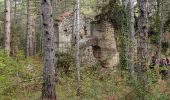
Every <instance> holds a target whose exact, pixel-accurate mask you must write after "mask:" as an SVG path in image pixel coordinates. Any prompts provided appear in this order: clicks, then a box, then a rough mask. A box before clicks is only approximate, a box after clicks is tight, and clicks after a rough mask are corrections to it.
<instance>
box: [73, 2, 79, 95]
mask: <svg viewBox="0 0 170 100" xmlns="http://www.w3.org/2000/svg"><path fill="white" fill-rule="evenodd" d="M74 2H75V4H74V22H73V24H74V27H73V34H74V33H77V35H76V68H77V96H80V50H79V49H80V48H79V39H80V35H79V33H80V5H79V4H80V1H79V0H75V1H74Z"/></svg>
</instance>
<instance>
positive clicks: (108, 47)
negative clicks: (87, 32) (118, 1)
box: [92, 21, 119, 69]
mask: <svg viewBox="0 0 170 100" xmlns="http://www.w3.org/2000/svg"><path fill="white" fill-rule="evenodd" d="M93 24H95V25H92V26H93V27H92V28H93V29H92V30H93V37H94V38H95V39H96V45H94V46H93V55H94V57H95V58H97V59H98V61H99V62H100V63H101V66H102V67H104V68H109V69H112V68H113V67H114V66H117V65H118V63H119V53H118V51H117V48H116V41H115V36H114V29H113V28H112V25H111V24H110V23H109V22H107V21H100V22H94V23H93Z"/></svg>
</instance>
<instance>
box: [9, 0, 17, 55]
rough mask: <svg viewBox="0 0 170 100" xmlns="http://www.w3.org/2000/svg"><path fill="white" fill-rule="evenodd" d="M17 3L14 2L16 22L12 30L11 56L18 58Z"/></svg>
mask: <svg viewBox="0 0 170 100" xmlns="http://www.w3.org/2000/svg"><path fill="white" fill-rule="evenodd" d="M16 2H17V1H16V0H14V21H13V27H12V30H11V55H12V56H16V53H17V51H18V37H17V36H18V34H17V3H16Z"/></svg>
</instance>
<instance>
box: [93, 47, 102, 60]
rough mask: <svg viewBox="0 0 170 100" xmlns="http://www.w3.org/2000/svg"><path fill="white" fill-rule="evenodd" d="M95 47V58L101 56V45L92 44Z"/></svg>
mask: <svg viewBox="0 0 170 100" xmlns="http://www.w3.org/2000/svg"><path fill="white" fill-rule="evenodd" d="M92 48H93V55H94V57H95V58H98V59H100V58H101V47H100V46H98V45H95V46H92Z"/></svg>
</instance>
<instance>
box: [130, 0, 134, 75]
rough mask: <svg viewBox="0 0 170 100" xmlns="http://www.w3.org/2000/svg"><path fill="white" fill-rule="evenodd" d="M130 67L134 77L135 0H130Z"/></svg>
mask: <svg viewBox="0 0 170 100" xmlns="http://www.w3.org/2000/svg"><path fill="white" fill-rule="evenodd" d="M129 40H130V45H129V53H130V55H129V58H130V61H129V65H130V66H129V67H130V73H131V78H134V53H135V47H134V46H135V45H134V44H135V42H134V40H135V31H134V0H129Z"/></svg>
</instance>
